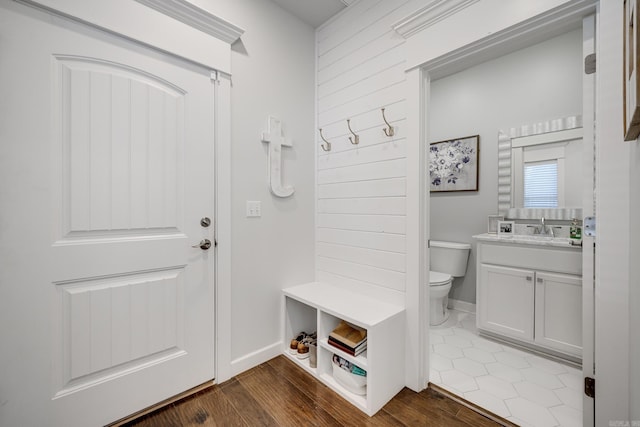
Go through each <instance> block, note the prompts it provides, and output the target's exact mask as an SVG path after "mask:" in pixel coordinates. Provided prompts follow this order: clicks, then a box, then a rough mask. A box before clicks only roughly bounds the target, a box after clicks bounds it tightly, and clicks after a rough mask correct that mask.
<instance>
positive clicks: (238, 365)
mask: <svg viewBox="0 0 640 427" xmlns="http://www.w3.org/2000/svg"><path fill="white" fill-rule="evenodd" d="M282 348H283V343H282V341H278V342H276V343H273V344H271V345H268V346H266V347H262V348H261V349H259V350H256V351H254V352H253V353H249V354H247V355H244V356H242V357H239V358H237V359H234V360H233V361H232V362H231V375H232V376H236V375H238V374H240V373H242V372H244V371H248V370H249V369H251V368H253V367H255V366H258V365H260V364H261V363H264V362H266V361H268V360H271V359H273V358H274V357H276V356H279V355H280V354H282ZM223 381H224V380H223ZM220 382H221V381H219V380H218V378H216V383H218V384H220Z"/></svg>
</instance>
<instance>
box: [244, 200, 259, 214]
mask: <svg viewBox="0 0 640 427" xmlns="http://www.w3.org/2000/svg"><path fill="white" fill-rule="evenodd" d="M261 215H262V213H261V211H260V202H259V201H254V200H247V218H255V217H259V216H261Z"/></svg>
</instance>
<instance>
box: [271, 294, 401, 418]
mask: <svg viewBox="0 0 640 427" xmlns="http://www.w3.org/2000/svg"><path fill="white" fill-rule="evenodd" d="M283 294H284V297H283V298H284V302H283V307H284V316H283V317H284V335H283V336H284V338H283V341H284V349H283V352H284V354H285V355H286V356H287V357H289V358H290V359H291V360H293V361H294V362H296V363H297V364H299V365H300V366H301V367H303V368H304V369H305V370H307V371H308V372H309V373H311V374H312V375H313V376H315V377H316V378H318V379H319V380H320V381H322V382H323V383H325V384H326V385H327V386H329V387H330V388H332V389H333V390H335V391H336V392H337V393H339V394H340V395H341V396H343V397H344V398H345V399H347V400H348V401H349V402H351V403H352V404H353V405H355V406H356V407H357V408H359V409H360V410H362V411H363V412H365V413H367V414H368V415H370V416H371V415H374V414H375V413H376V412H378V410H380V408H382V407H383V406H384V405H385V404H386V403H387V402H388V401H389V400H391V399H392V398H393V396H395V395H396V394H397V393H398V392H399V391H400V390H402V388H403V387H404V385H405V372H404V365H405V342H404V337H405V309H404V307H401V306H397V305H393V304H390V303H388V302H385V301H381V300H379V299H374V298H372V297H369V296H366V295H362V294H359V293H355V292H353V291H351V290H346V289H342V288H339V287H337V286H334V285H331V284H329V283H323V282H311V283H306V284H303V285H299V286H294V287H291V288H286V289H284V290H283ZM340 320H345V321H347V322H348V323H351V324H353V325H356V326H359V327H361V328H364V329H366V330H367V350H366V351H365V352H364V353H362V354H360V355H359V356H356V357H353V356H351V355H349V354H347V353H345V352H343V351H341V350H339V349H337V348H335V347H333V346H331V345H329V344H328V342H327V337H328V336H329V333H330V332H331V331H332V330H333V329H334V328H335V327H336V326H337V325H338V323H339V322H340ZM301 331H305V332H307V333H311V332H313V331H317V332H318V350H317V351H318V357H317V367H316V368H311V367H310V366H309V359H302V360H300V359H298V358H297V357H296V356H295V355H291V354H289V343H290V340H291V339H292V338H294V337H295V336H296V335H297V334H298V333H299V332H301ZM334 353H335V354H338V355H339V356H341V357H342V358H344V359H346V360H348V361H350V362H352V363H354V364H356V365H357V366H359V367H361V368H362V369H364V370H366V371H367V393H366V395H364V396H360V395H356V394H354V393H352V392H350V391H349V390H347V389H346V388H344V387H343V386H342V385H340V384H339V383H338V382H336V381H335V379H334V378H333V367H332V356H333V354H334Z"/></svg>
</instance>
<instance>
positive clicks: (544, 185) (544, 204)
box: [524, 160, 558, 208]
mask: <svg viewBox="0 0 640 427" xmlns="http://www.w3.org/2000/svg"><path fill="white" fill-rule="evenodd" d="M524 207H525V208H556V207H558V162H557V161H556V160H551V161H544V162H530V163H525V165H524Z"/></svg>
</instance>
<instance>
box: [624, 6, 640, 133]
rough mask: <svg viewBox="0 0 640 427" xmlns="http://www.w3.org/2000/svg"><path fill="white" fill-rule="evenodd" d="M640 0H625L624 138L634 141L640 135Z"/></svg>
mask: <svg viewBox="0 0 640 427" xmlns="http://www.w3.org/2000/svg"><path fill="white" fill-rule="evenodd" d="M639 11H640V0H624V37H623V39H624V43H623V46H624V51H623V55H622V57H623V73H624V78H623V85H624V86H623V92H624V104H623V111H624V112H623V121H624V140H625V141H633V140H635V139H637V138H638V135H640V73H639V70H638V68H639V65H640V64H639V62H638V61H639V60H640V37H639V36H638V34H639V32H640V25H638V12H639Z"/></svg>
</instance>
